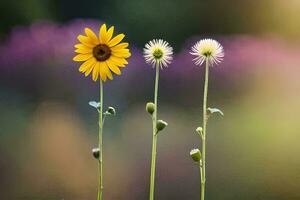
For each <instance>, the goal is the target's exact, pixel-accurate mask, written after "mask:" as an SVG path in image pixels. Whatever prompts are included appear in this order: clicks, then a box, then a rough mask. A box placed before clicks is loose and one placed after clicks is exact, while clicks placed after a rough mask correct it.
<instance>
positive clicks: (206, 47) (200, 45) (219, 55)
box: [190, 39, 224, 66]
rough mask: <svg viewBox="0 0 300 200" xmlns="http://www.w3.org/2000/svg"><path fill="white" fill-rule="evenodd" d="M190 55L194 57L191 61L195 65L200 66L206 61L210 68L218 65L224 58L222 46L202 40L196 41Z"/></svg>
mask: <svg viewBox="0 0 300 200" xmlns="http://www.w3.org/2000/svg"><path fill="white" fill-rule="evenodd" d="M190 54H192V55H194V56H196V58H194V59H193V60H194V61H195V64H196V65H202V64H203V62H204V61H205V60H206V59H208V62H209V64H210V65H211V66H213V65H214V64H216V65H217V64H219V63H220V62H221V61H222V60H223V57H224V50H223V47H222V45H221V44H220V43H219V42H217V41H216V40H212V39H203V40H200V41H198V42H197V43H196V44H195V45H194V46H193V47H192V51H191V52H190Z"/></svg>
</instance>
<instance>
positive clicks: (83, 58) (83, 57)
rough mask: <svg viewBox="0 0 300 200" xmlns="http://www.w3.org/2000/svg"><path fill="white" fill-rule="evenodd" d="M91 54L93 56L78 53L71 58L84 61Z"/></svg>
mask: <svg viewBox="0 0 300 200" xmlns="http://www.w3.org/2000/svg"><path fill="white" fill-rule="evenodd" d="M92 56H93V55H92V54H78V55H77V56H75V57H74V58H73V60H74V61H78V62H81V61H86V60H88V59H90V58H91V57H92Z"/></svg>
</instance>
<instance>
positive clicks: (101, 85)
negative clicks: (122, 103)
mask: <svg viewBox="0 0 300 200" xmlns="http://www.w3.org/2000/svg"><path fill="white" fill-rule="evenodd" d="M102 136H103V83H102V80H101V79H100V111H99V143H98V148H99V150H100V152H99V153H100V154H99V166H98V167H99V188H98V200H102V194H103V156H102V153H103V138H102Z"/></svg>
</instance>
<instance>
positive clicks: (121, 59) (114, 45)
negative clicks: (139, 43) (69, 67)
mask: <svg viewBox="0 0 300 200" xmlns="http://www.w3.org/2000/svg"><path fill="white" fill-rule="evenodd" d="M85 33H86V35H79V36H78V37H77V39H78V40H79V41H80V44H76V45H75V48H76V50H75V52H76V53H78V55H76V56H75V57H74V58H73V60H74V61H78V62H83V64H82V65H81V66H80V67H79V71H80V72H82V73H84V75H85V76H88V75H89V74H90V73H91V72H92V78H93V80H94V81H96V80H97V79H98V77H99V76H100V78H101V79H102V80H103V81H106V80H107V78H109V79H110V80H112V79H113V76H112V72H113V73H115V74H117V75H120V74H121V71H120V69H119V67H125V65H126V64H128V62H127V60H126V58H128V57H130V55H131V54H130V51H129V49H127V47H128V43H126V42H121V41H122V40H123V38H124V37H125V35H124V34H119V35H117V36H115V37H113V33H114V27H113V26H112V27H110V28H109V29H108V30H107V29H106V24H103V25H102V26H101V27H100V31H99V37H97V35H96V34H95V33H94V32H93V31H92V30H91V29H89V28H85Z"/></svg>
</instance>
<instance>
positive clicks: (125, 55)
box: [112, 51, 131, 58]
mask: <svg viewBox="0 0 300 200" xmlns="http://www.w3.org/2000/svg"><path fill="white" fill-rule="evenodd" d="M112 54H113V55H114V56H116V57H119V58H128V57H130V56H131V53H130V52H129V51H128V52H116V53H115V52H112Z"/></svg>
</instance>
